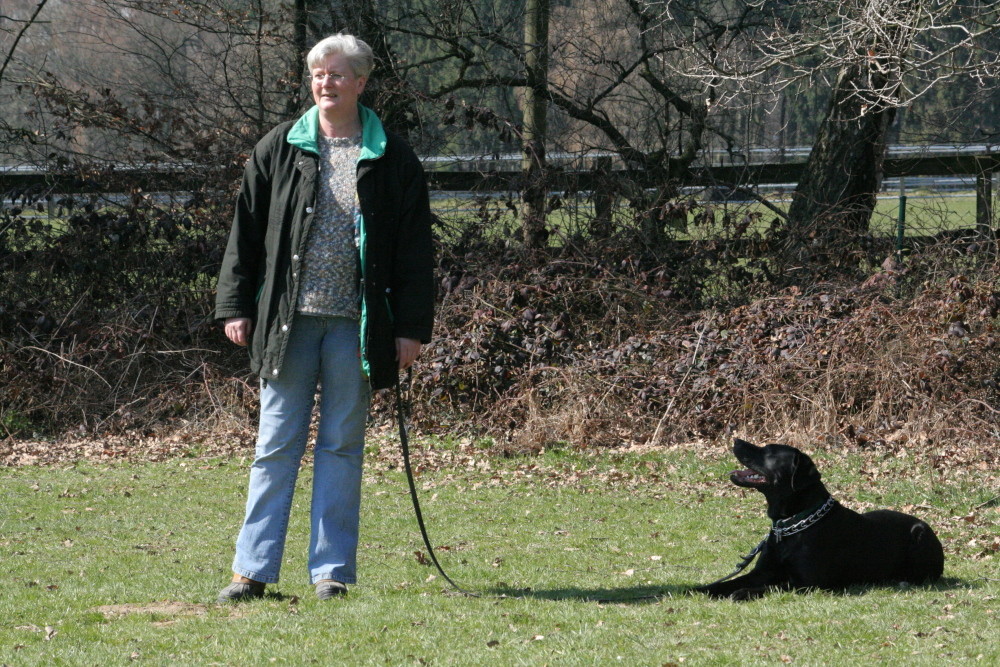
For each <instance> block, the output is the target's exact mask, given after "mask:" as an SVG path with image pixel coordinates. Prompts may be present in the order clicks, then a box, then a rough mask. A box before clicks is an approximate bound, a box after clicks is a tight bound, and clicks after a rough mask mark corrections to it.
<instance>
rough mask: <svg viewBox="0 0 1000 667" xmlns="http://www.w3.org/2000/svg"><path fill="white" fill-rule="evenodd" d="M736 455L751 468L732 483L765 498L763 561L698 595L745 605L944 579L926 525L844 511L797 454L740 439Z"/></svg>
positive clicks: (883, 513) (895, 515)
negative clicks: (783, 593) (796, 594)
mask: <svg viewBox="0 0 1000 667" xmlns="http://www.w3.org/2000/svg"><path fill="white" fill-rule="evenodd" d="M733 453H734V454H736V458H737V459H739V461H740V463H742V464H743V465H745V466H746V467H747V468H748V469H747V470H736V471H734V472H733V473H732V475H731V476H730V479H731V480H732V482H733V484H736V485H737V486H743V487H746V488H749V489H757V490H758V491H760V492H761V493H763V494H764V497H765V498H766V499H767V515H768V516H769V517H770V518H771V521H772V527H771V532H770V533H769V534H768V536H767V538H766V539H765V540H764V541H763V542H761V544H760V546H758V547H757V550H755V551H754V552H753V554H755V553H758V551H759V554H760V559H759V560H758V561H757V565H756V566H755V567H754V568H753V570H752V571H750V572H749V573H748V574H745V575H743V576H741V577H737V578H735V579H729V577H726V578H725V579H720V580H719V581H717V582H715V583H712V584H708V585H706V586H699V587H697V588H695V589H694V590H696V591H699V592H702V593H707V594H709V595H711V596H712V597H730V598H733V599H736V600H747V599H750V598H754V597H757V596H760V595H762V594H764V593H765V592H766V591H767V590H768V589H772V588H777V589H800V588H823V589H827V590H836V589H843V588H846V587H848V586H852V585H855V584H876V583H888V582H904V581H905V582H910V583H914V584H915V583H924V582H931V581H935V580H937V579H938V578H939V577H940V576H941V572H942V570H943V569H944V550H943V549H942V548H941V542H940V541H939V540H938V538H937V536H936V535H935V534H934V531H933V530H931V527H930V526H928V525H927V524H926V523H924V522H923V521H921V520H920V519H917V518H915V517H912V516H910V515H909V514H903V513H901V512H893V511H889V510H876V511H873V512H866V513H865V514H858V513H857V512H854V511H851V510H849V509H847V508H846V507H843V506H842V505H841V504H840V503H838V502H837V501H836V500H834V499H833V497H832V496H830V494H829V492H828V491H827V490H826V487H825V486H823V482H821V481H820V474H819V471H818V470H817V469H816V466H815V465H813V462H812V460H811V459H810V458H809V457H808V456H806V455H805V454H803V453H802V452H800V451H799V450H798V449H796V448H794V447H790V446H788V445H767V446H766V447H757V446H755V445H752V444H750V443H749V442H745V441H743V440H736V442H735V444H734V445H733ZM753 554H751V555H748V556H747V558H746V560H745V563H744V567H745V566H746V564H748V563H749V562H750V561H751V560H752V558H753ZM730 576H732V575H730Z"/></svg>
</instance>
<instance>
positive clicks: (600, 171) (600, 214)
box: [590, 156, 615, 238]
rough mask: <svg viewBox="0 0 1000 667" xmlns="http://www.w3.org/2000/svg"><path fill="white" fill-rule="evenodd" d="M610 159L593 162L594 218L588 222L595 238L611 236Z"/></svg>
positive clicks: (604, 157)
mask: <svg viewBox="0 0 1000 667" xmlns="http://www.w3.org/2000/svg"><path fill="white" fill-rule="evenodd" d="M611 167H612V162H611V158H610V157H607V156H601V157H599V158H597V159H596V160H595V161H594V186H593V187H594V190H593V192H592V193H591V197H592V198H593V201H594V218H593V220H591V222H590V233H591V234H592V235H593V236H594V237H596V238H607V237H609V236H611V211H612V209H613V207H614V203H615V193H614V190H613V188H614V186H613V183H612V177H611Z"/></svg>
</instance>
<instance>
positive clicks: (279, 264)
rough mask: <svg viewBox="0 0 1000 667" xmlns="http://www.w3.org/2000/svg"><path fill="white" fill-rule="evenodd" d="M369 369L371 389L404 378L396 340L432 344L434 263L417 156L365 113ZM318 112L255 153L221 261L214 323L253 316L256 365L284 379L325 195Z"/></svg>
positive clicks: (364, 350)
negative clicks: (313, 228)
mask: <svg viewBox="0 0 1000 667" xmlns="http://www.w3.org/2000/svg"><path fill="white" fill-rule="evenodd" d="M359 109H360V112H361V121H362V127H363V130H362V147H361V155H360V157H359V159H358V198H359V201H360V204H361V216H360V220H359V221H358V224H359V229H360V248H359V251H360V259H361V281H362V284H361V290H360V291H361V295H362V300H361V340H360V352H361V360H362V370H363V372H365V373H366V374H367V375H368V378H369V381H370V382H371V385H372V388H373V389H382V388H385V387H389V386H392V385H393V384H394V383H395V382H396V379H397V377H398V373H397V362H396V358H395V357H396V349H395V338H396V337H402V338H413V339H416V340H420V341H422V342H424V343H426V342H428V341H429V340H430V336H431V328H432V324H433V318H434V278H433V271H434V260H433V247H432V241H431V213H430V206H429V202H428V194H427V184H426V181H425V178H424V172H423V169H422V167H421V165H420V162H419V160H418V159H417V156H416V155H415V154H414V153H413V151H412V150H411V149H410V147H409V146H407V145H406V143H405V142H404V141H403V140H402V139H400V138H399V137H398V136H396V135H394V134H392V133H389V132H387V131H385V130H384V129H383V127H382V123H381V122H380V121H379V119H378V117H377V116H376V115H375V114H374V112H372V111H371V110H370V109H368V108H366V107H363V106H361V107H359ZM318 117H319V110H318V109H317V108H316V107H313V108H312V109H310V110H309V111H308V112H306V114H305V115H303V116H302V117H301V118H300V119H299V120H298V121H294V122H287V123H283V124H281V125H279V126H277V127H276V128H274V129H273V130H271V132H269V133H268V134H267V135H266V136H265V137H264V138H263V139H261V140H260V142H259V143H258V144H257V146H256V147H255V148H254V151H253V153H252V155H251V156H250V159H249V161H248V162H247V165H246V169H245V171H244V174H243V184H242V186H241V188H240V193H239V196H238V197H237V201H236V213H235V215H234V218H233V227H232V231H231V232H230V235H229V243H228V245H227V246H226V253H225V256H224V257H223V260H222V270H221V272H220V275H219V283H218V292H217V295H216V303H215V317H216V318H217V319H226V318H230V317H249V318H251V320H252V321H253V324H254V328H253V334H252V341H251V343H250V365H251V368H252V370H253V371H254V372H255V373H257V374H258V375H260V376H261V377H262V378H264V379H268V378H277V377H279V376H280V374H281V367H282V360H283V359H284V354H285V347H286V345H287V343H288V336H289V334H290V333H291V327H292V321H293V315H294V314H295V306H296V303H297V302H298V290H299V283H300V281H299V276H300V262H301V258H302V257H303V256H304V254H305V252H304V251H305V245H306V239H307V237H308V234H309V226H310V225H311V224H312V221H313V217H314V216H313V210H314V208H315V206H316V201H317V196H318V186H317V178H318V176H319V164H318V160H319V146H318V143H317V133H318V131H319V121H318Z"/></svg>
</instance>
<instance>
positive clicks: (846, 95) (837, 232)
mask: <svg viewBox="0 0 1000 667" xmlns="http://www.w3.org/2000/svg"><path fill="white" fill-rule="evenodd" d="M889 83H890V82H889V81H887V80H886V77H885V75H884V74H882V73H881V70H880V69H879V68H878V67H877V66H876V65H875V63H873V62H871V61H870V60H866V61H863V62H862V63H860V64H856V65H850V66H847V67H844V68H843V69H841V71H840V72H839V75H838V77H837V83H836V86H835V88H834V91H833V96H832V98H831V100H830V106H829V108H828V110H827V114H826V118H825V119H824V120H823V123H822V125H821V126H820V129H819V134H818V136H817V138H816V142H815V144H814V145H813V148H812V152H811V153H810V155H809V160H808V162H807V163H806V167H805V170H804V172H803V174H802V178H801V179H800V180H799V183H798V186H797V187H796V188H795V194H794V195H793V197H792V204H791V207H790V208H789V211H788V232H789V236H788V239H787V247H786V248H787V252H786V257H785V258H786V260H787V261H789V262H792V263H795V264H801V263H807V264H817V263H818V264H832V265H834V266H838V265H843V264H844V263H846V262H851V261H852V260H851V259H850V257H851V255H852V254H853V253H856V251H857V249H858V244H857V241H858V236H859V235H861V234H864V233H866V232H867V231H868V223H869V221H870V220H871V216H872V212H873V211H874V209H875V201H876V194H877V193H878V191H879V189H880V187H881V184H882V163H883V160H884V158H885V152H886V133H887V131H888V129H889V126H890V125H891V124H892V121H893V118H894V117H895V115H896V110H895V108H894V107H891V106H888V105H886V104H884V103H883V102H881V101H880V100H881V99H883V98H884V97H885V92H886V87H887V86H888V85H889Z"/></svg>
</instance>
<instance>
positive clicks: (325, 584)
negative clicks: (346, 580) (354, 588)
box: [316, 579, 347, 600]
mask: <svg viewBox="0 0 1000 667" xmlns="http://www.w3.org/2000/svg"><path fill="white" fill-rule="evenodd" d="M341 595H347V586H346V585H345V584H342V583H341V582H339V581H333V580H330V579H326V580H324V581H319V582H317V583H316V597H318V598H319V599H320V600H329V599H330V598H335V597H339V596H341Z"/></svg>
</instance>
